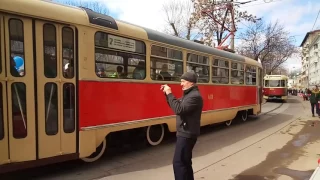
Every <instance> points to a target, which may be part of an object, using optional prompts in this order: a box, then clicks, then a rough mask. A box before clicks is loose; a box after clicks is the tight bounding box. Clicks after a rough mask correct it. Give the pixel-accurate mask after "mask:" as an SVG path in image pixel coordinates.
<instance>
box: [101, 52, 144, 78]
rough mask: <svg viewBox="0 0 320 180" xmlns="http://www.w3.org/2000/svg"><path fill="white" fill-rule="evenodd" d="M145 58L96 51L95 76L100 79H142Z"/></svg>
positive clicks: (121, 53)
mask: <svg viewBox="0 0 320 180" xmlns="http://www.w3.org/2000/svg"><path fill="white" fill-rule="evenodd" d="M145 68H146V65H145V56H140V55H135V54H127V53H124V52H116V51H111V50H104V49H96V74H97V76H98V77H101V78H120V79H144V78H145V77H146V73H145V72H146V71H145Z"/></svg>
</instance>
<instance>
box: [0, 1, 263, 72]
mask: <svg viewBox="0 0 320 180" xmlns="http://www.w3.org/2000/svg"><path fill="white" fill-rule="evenodd" d="M35 9H36V10H35ZM0 10H1V11H5V12H9V13H14V14H19V15H24V16H31V17H42V18H44V19H46V20H51V21H57V22H61V23H70V24H71V23H72V24H79V25H85V26H94V27H97V28H109V29H111V30H115V31H121V30H124V29H128V28H131V29H132V32H131V34H130V35H131V36H133V37H134V36H138V38H141V39H145V40H152V41H156V42H160V43H164V44H168V45H172V46H177V47H181V48H185V49H189V50H193V51H197V52H202V53H206V54H210V55H215V56H219V57H223V58H228V59H232V60H236V61H239V62H246V63H249V64H252V65H256V66H259V67H262V66H261V64H260V63H259V62H257V61H255V60H253V59H250V58H247V57H244V56H241V55H238V54H234V53H230V52H227V51H223V50H219V49H216V48H212V47H209V46H206V45H203V44H199V43H196V42H193V41H190V40H186V39H182V38H179V37H176V36H172V35H168V34H165V33H161V32H158V31H155V30H152V29H149V28H145V27H141V26H138V25H134V24H131V23H128V22H124V21H120V20H115V19H114V18H112V17H111V16H108V15H104V14H100V13H96V12H94V11H92V10H90V9H87V8H82V7H75V6H69V5H65V4H60V3H57V2H52V1H49V0H27V1H26V0H15V1H12V0H1V1H0ZM126 32H128V31H126ZM142 33H144V34H147V36H141V35H140V36H139V35H136V34H142Z"/></svg>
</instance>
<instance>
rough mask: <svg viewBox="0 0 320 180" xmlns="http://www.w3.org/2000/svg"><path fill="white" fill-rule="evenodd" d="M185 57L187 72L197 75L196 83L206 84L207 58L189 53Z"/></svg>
mask: <svg viewBox="0 0 320 180" xmlns="http://www.w3.org/2000/svg"><path fill="white" fill-rule="evenodd" d="M187 57H188V58H187V71H193V72H194V73H196V74H197V75H198V83H208V82H209V57H206V56H201V55H196V54H190V53H188V56H187Z"/></svg>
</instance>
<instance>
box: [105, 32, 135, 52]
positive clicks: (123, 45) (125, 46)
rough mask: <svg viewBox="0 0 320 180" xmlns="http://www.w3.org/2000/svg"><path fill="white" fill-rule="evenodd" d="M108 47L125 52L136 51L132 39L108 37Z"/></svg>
mask: <svg viewBox="0 0 320 180" xmlns="http://www.w3.org/2000/svg"><path fill="white" fill-rule="evenodd" d="M108 42H109V43H108V47H109V48H114V49H120V50H125V51H132V52H135V51H136V42H135V40H132V39H127V38H123V37H119V36H114V35H110V34H109V35H108Z"/></svg>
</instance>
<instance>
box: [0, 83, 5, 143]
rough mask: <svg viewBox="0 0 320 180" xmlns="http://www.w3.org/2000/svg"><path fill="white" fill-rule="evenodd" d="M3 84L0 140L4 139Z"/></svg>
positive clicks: (0, 88)
mask: <svg viewBox="0 0 320 180" xmlns="http://www.w3.org/2000/svg"><path fill="white" fill-rule="evenodd" d="M2 93H3V92H2V83H0V95H1V97H0V140H2V139H3V138H4V125H3V94H2Z"/></svg>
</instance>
